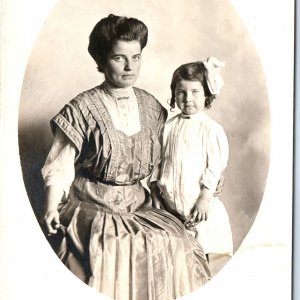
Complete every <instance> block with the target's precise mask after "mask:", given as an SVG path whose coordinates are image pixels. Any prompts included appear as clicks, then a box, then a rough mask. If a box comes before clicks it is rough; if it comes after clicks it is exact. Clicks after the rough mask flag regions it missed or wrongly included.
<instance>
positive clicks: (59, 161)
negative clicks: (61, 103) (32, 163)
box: [42, 129, 76, 196]
mask: <svg viewBox="0 0 300 300" xmlns="http://www.w3.org/2000/svg"><path fill="white" fill-rule="evenodd" d="M75 155H76V148H75V146H74V145H73V143H71V142H70V140H69V139H68V138H67V137H66V135H65V134H64V132H63V131H62V130H60V129H58V130H57V131H56V133H55V137H54V142H53V145H52V147H51V149H50V152H49V154H48V156H47V159H46V162H45V165H44V167H43V168H42V176H43V179H44V183H45V185H44V186H45V187H47V186H52V185H55V186H59V187H61V188H62V189H63V190H64V192H65V195H66V196H67V195H68V193H69V188H70V185H71V184H72V182H73V180H74V177H75V167H74V162H75Z"/></svg>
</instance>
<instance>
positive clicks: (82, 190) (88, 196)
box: [58, 182, 210, 300]
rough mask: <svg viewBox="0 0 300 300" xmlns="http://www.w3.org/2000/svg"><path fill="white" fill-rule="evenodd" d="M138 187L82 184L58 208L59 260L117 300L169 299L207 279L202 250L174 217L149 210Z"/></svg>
mask: <svg viewBox="0 0 300 300" xmlns="http://www.w3.org/2000/svg"><path fill="white" fill-rule="evenodd" d="M150 201H151V199H150V197H149V194H148V192H147V191H146V190H145V189H144V188H143V187H142V185H141V184H135V185H132V186H108V185H105V184H103V183H92V182H84V184H82V183H81V184H78V182H77V184H75V187H73V188H71V192H70V195H69V200H68V202H67V203H66V204H64V205H63V207H62V208H61V210H60V218H61V224H62V225H63V227H64V232H65V233H64V238H63V240H62V243H61V245H60V248H59V251H58V256H59V257H60V258H61V260H62V261H63V262H64V263H65V265H66V266H67V267H68V268H69V269H70V270H71V271H72V272H73V273H74V274H75V275H76V276H78V277H79V278H80V279H81V280H82V281H84V282H85V283H86V284H88V285H89V286H90V287H92V288H94V289H96V290H98V291H99V292H100V293H102V294H104V295H106V296H109V297H111V298H113V299H122V300H126V299H128V300H142V299H143V300H144V299H145V300H146V299H149V300H168V299H176V298H178V297H181V296H184V295H187V294H189V293H191V292H192V291H195V290H196V289H198V288H200V287H201V286H202V285H204V284H205V283H206V282H207V281H208V280H209V279H210V271H209V267H208V263H207V260H206V257H205V254H204V251H203V249H202V247H201V246H200V244H199V243H198V242H197V241H196V240H195V239H194V237H193V236H192V235H190V234H189V233H188V232H187V231H186V230H185V228H184V226H183V225H182V223H181V222H180V221H179V220H178V219H177V218H176V217H174V216H173V215H171V214H169V213H168V212H166V211H164V210H160V209H155V208H152V207H151V203H150Z"/></svg>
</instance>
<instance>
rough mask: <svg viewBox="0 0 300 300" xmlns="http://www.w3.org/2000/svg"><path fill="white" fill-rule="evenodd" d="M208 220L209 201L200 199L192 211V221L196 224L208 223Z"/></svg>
mask: <svg viewBox="0 0 300 300" xmlns="http://www.w3.org/2000/svg"><path fill="white" fill-rule="evenodd" d="M207 218H208V199H207V198H202V197H201V198H199V199H198V200H197V202H196V204H195V205H194V207H193V208H192V210H191V219H190V220H191V221H192V222H194V223H199V222H201V221H206V220H207Z"/></svg>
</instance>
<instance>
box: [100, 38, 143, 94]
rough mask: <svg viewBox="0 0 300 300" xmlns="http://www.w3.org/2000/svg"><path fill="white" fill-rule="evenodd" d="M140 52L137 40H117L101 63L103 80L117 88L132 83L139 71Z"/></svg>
mask: <svg viewBox="0 0 300 300" xmlns="http://www.w3.org/2000/svg"><path fill="white" fill-rule="evenodd" d="M141 52H142V50H141V45H140V42H139V41H123V40H117V41H116V42H115V43H114V44H113V47H112V49H111V51H110V52H109V53H108V55H107V57H106V59H105V62H104V65H103V68H104V75H105V80H106V81H108V82H109V83H110V84H112V85H113V86H115V87H119V88H124V87H128V86H131V85H133V84H134V83H135V81H136V80H137V78H138V76H139V73H140V67H141V54H142V53H141Z"/></svg>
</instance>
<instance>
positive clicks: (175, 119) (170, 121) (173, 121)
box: [165, 114, 180, 126]
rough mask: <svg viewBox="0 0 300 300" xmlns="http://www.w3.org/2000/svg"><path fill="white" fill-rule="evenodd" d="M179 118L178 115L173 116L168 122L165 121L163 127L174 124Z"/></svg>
mask: <svg viewBox="0 0 300 300" xmlns="http://www.w3.org/2000/svg"><path fill="white" fill-rule="evenodd" d="M179 118H180V114H177V115H176V116H173V117H172V118H170V119H169V120H167V121H166V123H165V126H169V125H172V124H174V123H175V122H176V121H177V120H178V119H179Z"/></svg>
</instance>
